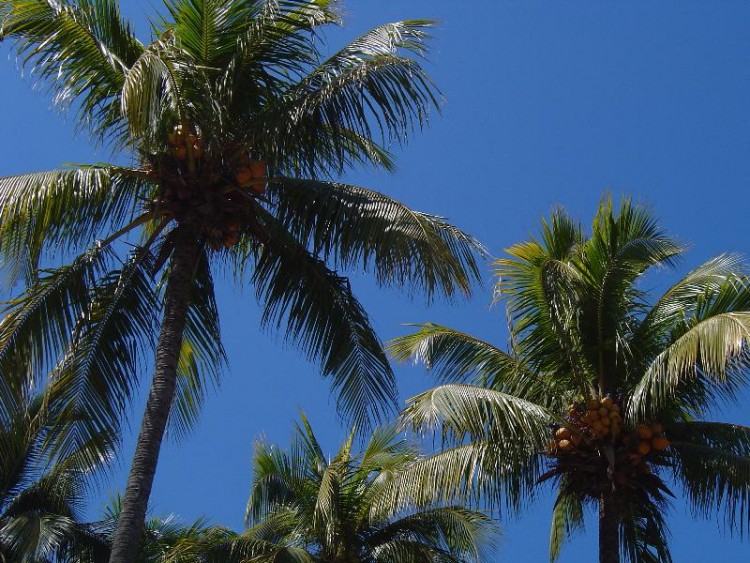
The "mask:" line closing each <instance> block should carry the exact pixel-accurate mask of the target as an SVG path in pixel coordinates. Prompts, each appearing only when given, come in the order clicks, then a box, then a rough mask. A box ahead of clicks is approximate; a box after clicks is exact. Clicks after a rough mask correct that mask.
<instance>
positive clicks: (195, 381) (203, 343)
mask: <svg viewBox="0 0 750 563" xmlns="http://www.w3.org/2000/svg"><path fill="white" fill-rule="evenodd" d="M226 364H227V357H226V352H225V351H224V346H223V345H222V343H221V328H220V324H219V310H218V307H217V305H216V298H215V294H214V283H213V277H212V275H211V269H210V267H209V262H208V256H207V255H206V254H205V253H204V255H203V256H202V257H201V258H200V260H199V263H198V266H197V268H196V275H195V284H194V286H193V295H192V299H191V303H190V305H189V309H188V316H187V325H186V327H185V334H184V336H183V340H182V350H181V351H180V357H179V361H178V367H177V387H176V390H175V400H174V405H173V407H172V410H171V411H170V413H169V416H170V421H169V427H170V429H171V430H172V432H173V433H174V434H175V435H176V437H177V439H180V438H183V437H185V436H187V435H188V434H189V433H190V431H191V430H192V428H193V427H194V425H195V424H196V422H197V421H198V417H199V416H200V411H201V407H202V405H203V401H204V399H205V396H206V393H207V392H208V391H209V389H211V388H215V387H217V386H218V385H219V379H220V376H221V373H222V371H223V369H224V367H225V366H226Z"/></svg>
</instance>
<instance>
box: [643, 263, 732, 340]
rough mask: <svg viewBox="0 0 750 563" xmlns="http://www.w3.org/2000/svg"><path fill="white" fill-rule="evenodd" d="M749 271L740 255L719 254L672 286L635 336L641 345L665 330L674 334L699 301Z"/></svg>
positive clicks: (659, 300) (654, 306) (661, 334)
mask: <svg viewBox="0 0 750 563" xmlns="http://www.w3.org/2000/svg"><path fill="white" fill-rule="evenodd" d="M745 269H746V265H745V260H744V259H743V258H742V256H740V255H739V254H720V255H719V256H716V257H714V258H711V259H710V260H708V261H706V262H704V263H703V264H701V265H700V266H698V267H697V268H695V269H693V270H691V271H690V272H688V273H687V275H685V276H684V277H683V278H681V279H680V280H679V281H678V282H677V283H675V284H674V285H672V286H671V287H670V288H669V289H668V290H667V291H665V292H664V294H663V295H662V296H661V297H660V298H659V299H658V301H656V303H654V304H653V305H652V306H651V307H650V308H649V310H648V312H647V314H646V315H645V317H644V318H643V320H642V321H641V322H640V323H639V326H638V329H637V333H636V335H634V337H635V338H637V339H638V342H643V343H648V342H649V341H653V340H654V337H655V338H656V339H657V340H658V339H660V338H661V337H662V336H663V331H664V329H665V327H666V328H667V330H672V327H673V326H674V325H676V324H680V323H681V322H682V321H683V320H684V318H685V312H686V311H690V310H693V308H694V307H695V304H696V302H697V300H698V299H701V298H703V297H704V296H705V295H707V294H711V293H714V292H718V291H721V290H722V287H723V286H724V285H725V284H726V283H727V280H729V279H731V278H733V277H736V276H737V274H738V273H740V272H744V271H745Z"/></svg>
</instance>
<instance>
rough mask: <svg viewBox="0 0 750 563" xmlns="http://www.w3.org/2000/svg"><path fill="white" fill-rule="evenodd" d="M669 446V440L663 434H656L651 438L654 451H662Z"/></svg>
mask: <svg viewBox="0 0 750 563" xmlns="http://www.w3.org/2000/svg"><path fill="white" fill-rule="evenodd" d="M667 446H669V440H667V439H666V438H665V437H664V436H656V437H654V438H652V439H651V447H652V448H654V449H655V450H656V451H659V452H660V451H662V450H664V449H666V448H667Z"/></svg>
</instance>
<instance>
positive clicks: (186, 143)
mask: <svg viewBox="0 0 750 563" xmlns="http://www.w3.org/2000/svg"><path fill="white" fill-rule="evenodd" d="M167 144H168V145H169V152H170V153H171V155H172V156H173V157H174V158H175V159H176V160H185V159H186V158H187V157H188V156H191V157H192V158H194V159H200V158H202V157H203V148H204V145H203V139H201V138H200V137H199V136H198V134H197V133H196V131H195V129H191V128H187V127H184V126H183V125H182V124H178V125H176V126H175V128H174V129H173V130H172V132H171V133H170V134H169V135H167Z"/></svg>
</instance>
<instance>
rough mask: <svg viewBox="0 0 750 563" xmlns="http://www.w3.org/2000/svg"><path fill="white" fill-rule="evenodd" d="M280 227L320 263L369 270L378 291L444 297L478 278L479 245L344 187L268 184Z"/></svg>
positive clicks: (387, 202) (382, 200)
mask: <svg viewBox="0 0 750 563" xmlns="http://www.w3.org/2000/svg"><path fill="white" fill-rule="evenodd" d="M270 195H271V197H272V201H273V203H274V205H275V207H276V208H277V214H278V217H279V219H280V221H281V222H282V223H283V224H284V225H285V226H286V227H287V228H288V229H289V230H290V231H291V232H292V233H293V234H294V235H295V236H296V237H297V238H298V239H299V240H303V241H309V244H310V247H311V248H312V249H314V252H315V253H316V254H320V255H321V256H322V257H323V258H324V259H325V260H331V261H333V263H334V264H336V265H340V266H341V267H342V268H351V267H354V266H357V267H359V266H360V265H362V266H364V267H365V268H372V269H373V271H374V273H375V276H376V280H377V281H378V283H380V284H383V285H390V284H393V285H396V286H399V287H406V286H408V287H409V289H410V291H414V290H420V291H424V292H425V293H426V294H427V296H428V299H429V298H430V297H432V296H434V295H435V294H436V293H442V294H444V295H446V296H448V297H450V296H452V295H454V294H455V293H456V292H457V291H460V292H462V293H465V294H468V293H469V292H470V290H471V283H472V282H474V281H476V280H478V279H479V272H478V268H477V263H476V255H477V254H479V255H483V254H484V249H483V247H482V246H481V245H480V244H479V243H478V242H477V241H476V240H475V239H473V238H472V237H470V236H469V235H467V234H466V233H464V232H462V231H460V230H459V229H456V228H455V227H452V226H450V225H448V224H447V223H446V222H444V221H443V220H442V219H440V218H438V217H434V216H431V215H427V214H424V213H419V212H416V211H412V210H411V209H409V208H408V207H406V206H404V205H403V204H401V203H399V202H397V201H395V200H393V199H391V198H389V197H387V196H384V195H382V194H379V193H377V192H373V191H370V190H366V189H363V188H359V187H355V186H349V185H346V184H339V183H331V182H315V181H304V180H289V179H284V180H282V181H280V182H279V183H273V184H272V185H271V186H270Z"/></svg>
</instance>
